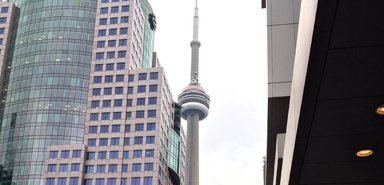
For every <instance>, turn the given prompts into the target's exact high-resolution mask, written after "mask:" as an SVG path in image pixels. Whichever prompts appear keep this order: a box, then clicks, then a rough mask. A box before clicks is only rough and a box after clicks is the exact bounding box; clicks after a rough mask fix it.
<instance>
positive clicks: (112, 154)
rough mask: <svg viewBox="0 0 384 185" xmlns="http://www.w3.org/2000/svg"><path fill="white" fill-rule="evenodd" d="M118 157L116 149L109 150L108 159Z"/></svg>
mask: <svg viewBox="0 0 384 185" xmlns="http://www.w3.org/2000/svg"><path fill="white" fill-rule="evenodd" d="M118 157H119V152H118V151H110V152H109V159H117V158H118Z"/></svg>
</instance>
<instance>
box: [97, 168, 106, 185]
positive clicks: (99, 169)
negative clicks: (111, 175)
mask: <svg viewBox="0 0 384 185" xmlns="http://www.w3.org/2000/svg"><path fill="white" fill-rule="evenodd" d="M104 172H105V165H97V167H96V173H104ZM103 180H104V179H103ZM96 184H97V180H96Z"/></svg>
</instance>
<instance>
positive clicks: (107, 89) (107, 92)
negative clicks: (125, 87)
mask: <svg viewBox="0 0 384 185" xmlns="http://www.w3.org/2000/svg"><path fill="white" fill-rule="evenodd" d="M111 94H112V88H111V87H108V88H104V95H111Z"/></svg>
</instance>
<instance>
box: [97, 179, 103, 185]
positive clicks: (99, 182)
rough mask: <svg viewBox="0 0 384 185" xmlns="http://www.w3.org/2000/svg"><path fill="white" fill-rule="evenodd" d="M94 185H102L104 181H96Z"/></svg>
mask: <svg viewBox="0 0 384 185" xmlns="http://www.w3.org/2000/svg"><path fill="white" fill-rule="evenodd" d="M96 185H104V179H96Z"/></svg>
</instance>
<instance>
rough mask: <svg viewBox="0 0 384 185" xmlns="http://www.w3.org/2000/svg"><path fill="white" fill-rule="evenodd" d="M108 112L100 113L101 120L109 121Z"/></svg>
mask: <svg viewBox="0 0 384 185" xmlns="http://www.w3.org/2000/svg"><path fill="white" fill-rule="evenodd" d="M109 115H110V113H109V112H103V113H101V120H109Z"/></svg>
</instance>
